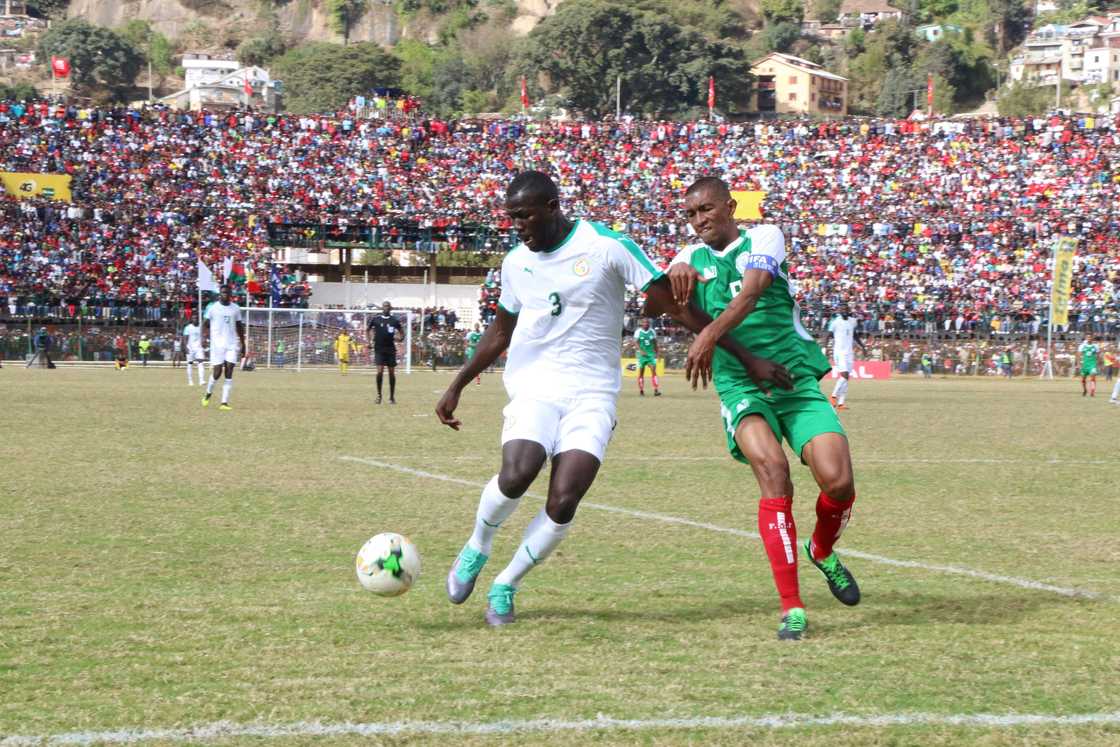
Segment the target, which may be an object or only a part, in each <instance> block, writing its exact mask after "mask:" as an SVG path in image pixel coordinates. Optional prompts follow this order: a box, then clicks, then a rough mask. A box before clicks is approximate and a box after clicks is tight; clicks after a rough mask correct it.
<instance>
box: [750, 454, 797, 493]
mask: <svg viewBox="0 0 1120 747" xmlns="http://www.w3.org/2000/svg"><path fill="white" fill-rule="evenodd" d="M751 466H753V467H754V468H755V473H756V474H757V475H758V481H759V485H760V487H761V488H762V490H763V492H764V493H765V494H766V495H767V496H768V497H773V496H777V495H791V494H792V493H793V482H792V481H791V480H790V476H789V461H788V460H787V459H786V457H785V454H781V453H777V454H767V455H765V456H761V457H755V458H752V459H751Z"/></svg>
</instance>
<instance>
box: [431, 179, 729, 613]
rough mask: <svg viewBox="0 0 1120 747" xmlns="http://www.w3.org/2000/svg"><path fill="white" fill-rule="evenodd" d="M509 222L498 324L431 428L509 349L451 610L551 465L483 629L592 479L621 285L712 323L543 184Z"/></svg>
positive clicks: (607, 411)
mask: <svg viewBox="0 0 1120 747" xmlns="http://www.w3.org/2000/svg"><path fill="white" fill-rule="evenodd" d="M506 211H507V213H508V214H509V216H510V218H511V219H512V220H513V224H514V228H515V229H516V231H517V233H518V236H519V237H520V238H521V241H522V243H521V244H520V245H518V246H517V247H516V248H515V249H514V250H513V251H511V252H510V253H509V254H508V255H506V258H505V261H504V262H503V263H502V272H501V278H502V291H501V297H500V299H499V302H498V310H497V315H496V316H495V318H494V321H493V322H492V323H491V324H490V326H489V327H487V329H486V332H485V334H483V336H482V339H481V340H480V341H479V343H478V347H477V349H476V351H475V355H474V357H472V358H471V359H470V360H469V361H468V362H467V363H466V364H465V365H464V366H463V368H462V369H461V370H460V371H459V373H458V374H457V375H456V377H455V379H454V381H453V382H452V383H451V385H450V386H449V387H448V389H447V391H446V392H445V393H444V395H443V397H442V398H441V399H440V401H439V404H438V405H437V406H436V415H437V416H438V417H439V419H440V421H441V422H442V423H443V424H445V425H448V426H450V427H451V428H453V429H455V430H458V429H459V426H460V425H461V423H460V421H459V420H458V419H456V418H455V409H456V408H457V407H458V405H459V397H460V395H461V394H462V392H463V389H464V387H466V386H467V385H468V384H469V383H470V382H471V381H472V380H473V379H474V378H475V377H476V376H477V375H478V374H479V373H481V372H482V371H483V370H485V369H486V368H487V367H489V366H490V365H491V364H492V363H493V362H494V361H495V360H497V359H498V357H499V356H500V355H501V354H502V353H503V352H504V351H506V350H507V348H508V350H509V357H508V360H507V363H506V368H505V375H504V378H503V380H504V383H505V386H506V391H507V393H508V394H509V398H510V402H509V404H508V405H507V406H506V407H505V409H504V410H503V414H504V415H505V424H504V426H503V428H502V466H501V469H500V471H499V472H498V474H497V475H495V476H494V477H492V478H491V479H490V481H489V483H488V484H487V485H486V487H485V488H484V489H483V491H482V498H481V501H480V503H479V507H478V513H477V515H476V518H475V528H474V533H473V534H472V535H471V537H470V539H469V540H468V541H467V544H466V545H465V546H464V547H463V549H462V551H461V552H460V553H459V556H458V557H457V558H456V560H455V562H454V564H453V565H452V567H451V571H450V573H449V574H448V576H447V593H448V597H449V598H450V599H451V601H452V602H453V603H454V604H461V603H463V602H465V601H466V600H467V598H468V597H469V596H470V595H471V592H472V591H473V590H474V585H475V582H476V580H477V579H478V575H479V573H480V572H481V570H482V568H483V566H484V565H485V563H486V561H487V560H488V559H489V555H490V551H491V546H492V543H493V539H494V534H495V533H496V531H497V528H498V527H499V526H500V525H501V524H502V522H503V521H505V520H506V519H507V518H508V517H509V516H510V515H511V514H512V513H513V510H514V509H515V508H516V507H517V504H518V500H519V499H520V497H521V496H522V495H524V494H525V491H526V490H528V488H529V485H530V484H531V483H532V482H533V480H534V479H536V477H537V475H538V473H539V472H540V471H541V469H542V468H543V467H544V464H545V461H546V460H548V459H550V458H551V460H552V474H551V476H550V479H549V484H548V498H547V501H546V503H545V507H544V509H543V510H541V511H540V513H538V514H537V516H536V517H535V518H534V519H533V520H532V521H531V522H530V523H529V526H528V528H527V529H526V530H525V535H524V538H523V541H522V543H521V545H520V546H519V547H518V549H517V551H516V552H515V553H514V556H513V559H512V560H511V561H510V563H509V565H508V566H506V568H505V569H504V570H503V571H501V573H499V574H498V576H497V578H495V580H494V584H493V586H492V587H491V589H490V592H489V594H488V598H489V605H488V608H487V610H486V621H487V622H488V623H489V624H491V625H505V624H508V623H512V622H513V621H514V619H515V618H514V606H513V595H514V593H515V592H516V591H517V589H518V587H519V586H520V584H521V581H522V579H523V578H524V577H525V575H526V574H527V573H528V572H529V571H530V570H532V568H533V567H535V566H536V565H538V564H539V563H541V562H543V561H544V560H545V558H547V557H548V556H549V555H550V554H551V553H552V551H553V550H555V549H556V547H557V546H558V545H559V544H560V542H561V541H562V540H563V539H564V537H565V536H566V535H567V533H568V530H569V529H570V527H571V522H572V520H573V518H574V517H575V513H576V508H577V507H578V506H579V502H580V500H581V499H582V498H583V496H584V495H585V494H586V493H587V491H588V489H589V488H590V487H591V483H592V482H593V481H594V479H595V476H596V474H597V473H598V471H599V466H600V464H601V463H602V460H603V454H604V453H605V452H606V448H607V443H608V442H609V441H610V439H611V433H612V431H613V430H614V427H615V424H616V423H615V403H616V401H617V398H618V392H619V389H620V388H621V386H622V377H621V371H620V370H619V364H618V362H619V359H620V357H621V355H622V320H623V313H624V310H625V299H626V286H627V285H631V286H634V287H637V288H640V289H642V290H643V291H647V292H648V295H649V299H650V301H651V302H654V306H655V307H656V308H664V309H666V311H667V312H668V313H672V314H673V316H674V318H677V319H678V320H679V321H680V322H681V323H682V324H683V325H685V326H686V327H687V328H688V329H692V330H693V331H699V330H700V329H703V327H704V325H705V324H707V323H708V322H710V320H711V318H710V317H707V316H705V315H702V314H701V313H700V312H699V310H698V309H696V308H695V306H688V307H686V308H681V307H678V306H676V305H675V304H674V303H673V299H672V290H671V289H670V287H669V284H668V281H667V280H665V279H664V276H663V275H662V273H661V271H660V270H659V269H658V268H657V266H655V265H654V264H653V262H652V261H651V260H650V259H649V257H647V256H646V254H645V253H644V252H643V251H642V250H641V249H639V248H638V246H637V245H636V244H634V242H633V241H631V240H630V239H629V238H627V237H626V236H623V235H621V234H618V233H615V232H613V231H611V230H609V229H607V228H605V227H604V226H602V225H599V224H597V223H592V222H589V221H583V220H569V219H568V218H567V217H565V216H564V213H563V212H562V211H561V209H560V201H559V191H558V190H557V187H556V185H555V184H554V183H553V181H552V179H550V178H549V177H548V175H547V174H543V173H541V172H537V171H528V172H524V173H521V174H519V175H518V176H517V177H516V178H514V180H513V181H512V182H511V183H510V185H509V187H508V189H507V190H506ZM720 344H721V345H724V344H725V342H724V341H723V340H721V342H720ZM726 344H727V345H731V346H734V343H733V342H728V343H726ZM736 349H737V350H738V351H740V353H741V354H742V355H743V356H744V357H745V356H747V355H748V354H747V353H746V351H745V350H743V349H742V348H741V346H740V347H737V348H736ZM709 368H710V366H709Z"/></svg>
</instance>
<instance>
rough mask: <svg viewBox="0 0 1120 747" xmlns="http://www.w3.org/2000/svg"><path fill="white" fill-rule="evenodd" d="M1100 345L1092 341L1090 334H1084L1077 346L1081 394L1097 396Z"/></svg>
mask: <svg viewBox="0 0 1120 747" xmlns="http://www.w3.org/2000/svg"><path fill="white" fill-rule="evenodd" d="M1100 352H1101V347H1100V345H1097V344H1096V343H1095V342H1093V336H1092V335H1085V341H1084V342H1082V343H1081V345H1079V346H1078V348H1077V355H1078V357H1080V358H1081V396H1082V397H1084V396H1086V395H1088V396H1090V397H1096V396H1097V356H1098V355H1100Z"/></svg>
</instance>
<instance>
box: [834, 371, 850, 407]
mask: <svg viewBox="0 0 1120 747" xmlns="http://www.w3.org/2000/svg"><path fill="white" fill-rule="evenodd" d="M847 398H848V380H847V379H845V378H844V377H840V394H839V395H837V397H836V404H838V405H842V404H844V400H845V399H847Z"/></svg>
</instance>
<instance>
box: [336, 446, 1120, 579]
mask: <svg viewBox="0 0 1120 747" xmlns="http://www.w3.org/2000/svg"><path fill="white" fill-rule="evenodd" d="M338 458H339V459H340V460H342V461H347V462H357V463H358V464H365V465H367V466H370V467H379V468H381V469H389V470H393V471H395V472H400V473H403V474H406V475H412V476H414V477H424V478H427V479H429V480H439V481H441V482H450V483H454V484H456V485H466V486H467V487H471V488H475V489H478V490H481V489H482V488H483V487H485V486H484V485H483V484H482V483H478V482H474V481H472V480H464V479H462V478H459V477H452V476H451V475H440V474H436V473H435V472H425V471H424V470H420V469H413V468H412V467H405V466H403V465H400V464H393V463H392V462H384V461H381V460H378V459H364V458H362V457H355V456H340V457H338ZM525 495H527V496H529V497H530V498H539V499H543V498H544V496H540V495H535V494H533V493H526V494H525ZM580 505H581V506H587V507H588V508H593V509H596V510H598V511H606V512H609V513H613V514H623V515H625V516H633V517H636V518H639V519H651V520H653V521H660V522H662V523H665V524H679V525H681V526H686V527H695V528H697V529H706V530H708V531H709V532H719V533H720V534H730V535H733V536H735V537H746V538H747V539H759V538H760V536H759V534H758V533H757V532H749V531H747V530H745V529H733V528H731V527H721V526H718V525H716V524H708V523H706V522H702V521H693V520H692V519H685V518H682V517H680V516H670V515H668V514H659V513H654V512H652V511H638V510H636V509H632V508H620V507H618V506H608V505H606V504H604V503H592V502H590V501H582V502H581V503H580ZM844 555H846V556H848V557H852V558H860V559H862V560H869V561H871V562H872V563H880V564H882V565H890V566H894V567H896V568H919V569H921V570H924V571H935V572H937V573H947V574H950V575H954V576H968V577H969V578H976V579H980V580H982V581H991V582H992V583H997V584H1008V585H1010V586H1018V587H1019V588H1021V589H1030V590H1032V591H1048V592H1051V593H1053V594H1061V595H1062V596H1066V597H1080V598H1083V599H1110V598H1109V597H1106V596H1105V595H1104V594H1101V593H1100V592H1098V591H1089V590H1088V589H1076V588H1072V587H1066V586H1054V585H1052V584H1044V583H1042V582H1041V581H1032V580H1031V579H1028V578H1017V577H1015V576H1003V575H1000V574H998V573H988V572H987V571H978V570H975V569H973V568H963V567H961V566H955V565H941V564H937V563H922V562H919V561H916V560H895V559H894V558H888V557H886V556H883V555H875V554H873V553H868V552H861V551H859V550H853V549H851V548H850V547H846V548H844Z"/></svg>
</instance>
